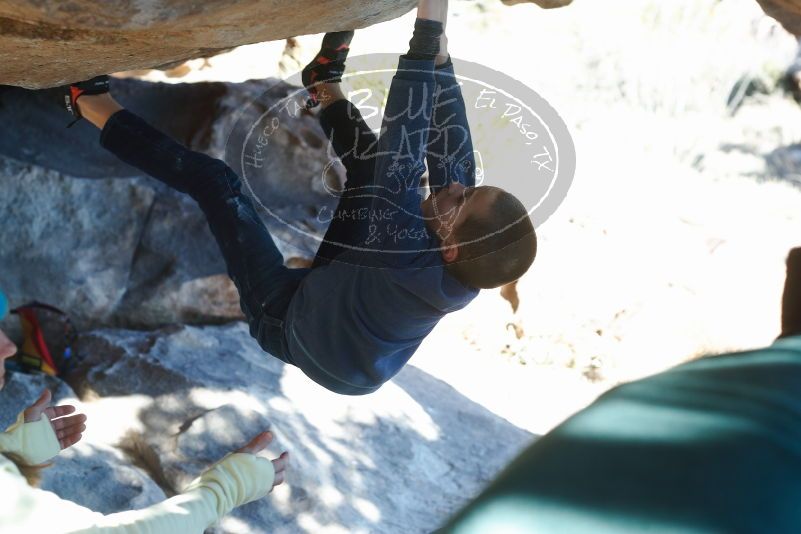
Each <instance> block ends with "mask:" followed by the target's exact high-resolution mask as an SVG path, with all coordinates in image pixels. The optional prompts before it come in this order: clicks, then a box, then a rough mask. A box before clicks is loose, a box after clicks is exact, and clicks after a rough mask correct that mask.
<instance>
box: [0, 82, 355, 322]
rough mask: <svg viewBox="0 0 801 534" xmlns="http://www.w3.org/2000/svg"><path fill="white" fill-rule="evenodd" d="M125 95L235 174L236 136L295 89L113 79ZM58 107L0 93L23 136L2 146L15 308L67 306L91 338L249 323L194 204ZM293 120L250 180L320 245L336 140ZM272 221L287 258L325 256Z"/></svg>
mask: <svg viewBox="0 0 801 534" xmlns="http://www.w3.org/2000/svg"><path fill="white" fill-rule="evenodd" d="M114 91H115V94H117V95H118V97H119V99H120V100H121V101H122V102H123V104H125V105H126V106H127V107H129V108H130V109H132V110H134V111H137V112H140V111H141V112H142V115H143V116H144V117H145V118H146V119H147V120H149V121H151V122H152V123H153V124H154V125H156V126H157V127H159V128H162V129H164V130H165V131H167V132H168V133H170V134H171V135H173V136H174V137H175V138H176V139H178V140H180V141H181V142H183V143H185V144H187V145H188V146H190V147H192V148H195V149H197V150H200V151H204V152H207V153H210V154H212V155H214V156H217V157H223V158H225V159H226V160H228V161H229V162H230V163H231V164H232V165H233V166H237V165H238V161H239V154H237V153H236V151H235V150H228V152H229V153H227V152H226V142H227V141H228V139H229V135H239V133H238V132H240V131H241V130H243V129H247V128H248V127H249V126H250V125H251V124H252V123H253V122H254V121H255V120H256V118H257V117H258V116H259V115H260V114H261V113H262V112H263V111H264V110H265V109H266V108H267V107H269V106H271V105H273V104H275V102H277V101H280V100H281V99H282V98H284V97H285V96H286V95H287V94H290V93H291V92H292V91H294V89H293V88H292V87H291V86H288V85H286V84H284V83H276V82H270V81H265V82H249V83H245V84H222V83H208V84H186V85H184V84H181V85H168V84H164V85H162V84H149V83H145V82H137V81H134V80H115V81H114ZM48 98H49V95H48V94H47V92H38V93H36V92H31V91H26V90H23V89H18V88H12V89H9V90H6V91H4V92H2V93H0V121H3V122H4V123H5V124H16V125H18V126H19V127H16V128H13V129H8V130H6V132H5V133H4V134H3V136H0V177H1V178H2V180H3V195H1V196H0V212H1V213H3V214H4V224H3V225H1V226H0V242H2V243H3V247H0V261H2V264H3V265H4V268H3V269H2V270H1V271H0V287H3V288H4V289H5V291H6V292H7V293H8V294H9V297H10V299H11V302H12V304H20V303H22V302H25V301H28V300H33V299H37V300H41V301H43V302H48V303H51V304H56V305H58V306H61V307H63V308H64V309H65V310H67V311H68V312H69V313H70V314H71V315H72V316H73V317H74V318H75V319H76V321H77V323H78V325H79V326H81V327H84V328H85V327H91V326H108V325H117V326H135V327H148V326H155V325H163V324H167V323H173V322H189V323H197V322H204V323H208V322H220V321H226V320H231V319H236V318H239V317H240V316H241V311H240V310H239V303H238V295H237V293H236V291H235V288H234V286H233V284H232V283H231V281H230V280H229V279H228V277H227V275H226V272H225V266H224V264H223V261H222V257H221V255H220V253H219V251H218V249H217V245H216V243H215V242H214V240H213V238H212V236H211V233H210V232H209V230H208V227H207V225H206V222H205V218H204V217H203V215H202V213H201V212H200V210H199V209H198V208H197V206H196V205H195V203H194V202H193V201H192V200H191V199H189V198H188V197H186V196H184V195H181V194H178V193H174V192H172V191H170V190H169V189H168V188H166V187H163V186H162V185H161V184H160V183H159V182H157V181H156V180H153V179H151V178H149V177H148V178H146V177H143V176H141V174H142V173H141V172H139V171H137V170H136V169H133V168H131V167H129V166H127V165H125V164H123V163H120V162H119V161H118V160H116V158H114V156H113V155H111V154H110V153H108V152H106V151H105V150H103V149H102V148H101V147H100V146H99V145H98V142H97V140H98V132H97V130H96V129H95V128H94V127H92V126H91V125H89V124H88V123H85V122H82V123H79V124H78V125H76V126H75V127H74V128H72V129H69V130H68V129H65V128H64V124H65V123H66V122H67V120H68V119H67V117H66V115H65V114H64V113H63V112H62V113H60V112H59V111H58V110H57V108H56V107H55V106H54V105H53V104H52V103H51V102H49V100H48ZM282 121H283V123H282V128H281V129H280V130H279V131H278V132H277V133H276V134H275V135H274V136H273V137H272V139H271V143H270V145H269V146H267V147H266V148H265V153H264V161H265V163H264V167H263V169H260V170H261V171H262V172H260V173H258V174H255V175H254V174H253V173H250V174H249V177H250V178H249V182H248V183H249V184H250V185H251V186H252V188H253V191H254V194H255V195H256V197H257V198H259V199H260V201H261V202H262V203H263V204H264V205H265V206H266V207H268V208H270V209H272V210H274V211H275V212H276V213H279V214H280V215H281V216H282V217H283V218H284V219H285V220H288V221H294V222H295V223H297V224H302V225H303V226H304V227H305V228H308V229H309V231H310V232H312V233H316V234H318V235H321V232H322V231H323V227H322V226H321V225H320V224H319V223H318V222H317V221H316V218H315V217H314V214H315V213H316V210H317V209H318V208H319V207H321V206H325V205H333V204H332V203H333V202H335V199H334V198H333V197H332V196H331V195H329V194H325V193H323V188H322V186H321V184H322V180H321V176H323V172H322V171H323V168H324V165H325V163H326V162H327V161H328V160H329V158H328V157H327V156H326V148H325V147H326V144H327V143H326V139H325V136H324V134H323V132H322V130H321V129H320V127H319V125H318V123H317V119H316V117H315V116H314V115H312V114H310V113H306V112H303V113H299V114H297V115H294V116H293V115H288V114H285V115H284V117H283V118H282ZM229 146H230V145H229ZM329 174H330V173H329ZM332 176H333V180H334V182H336V181H337V180H340V178H339V177H338V176H337V175H333V174H332ZM263 213H264V212H263ZM265 219H266V220H267V223H268V225H269V226H270V228H271V230H272V231H273V233H274V235H275V236H276V237H277V238H278V245H279V247H282V250H283V252H284V253H285V256H286V258H287V260H289V259H290V258H292V257H305V258H309V257H312V256H313V255H314V252H315V250H316V247H317V242H316V241H315V240H314V239H313V238H310V237H309V238H304V237H303V236H300V235H299V234H297V233H295V232H292V233H291V234H289V233H288V232H289V230H287V228H286V227H284V226H283V225H279V224H277V223H275V219H273V218H272V217H266V218H265ZM290 242H291V243H292V244H291V245H289V243H290Z"/></svg>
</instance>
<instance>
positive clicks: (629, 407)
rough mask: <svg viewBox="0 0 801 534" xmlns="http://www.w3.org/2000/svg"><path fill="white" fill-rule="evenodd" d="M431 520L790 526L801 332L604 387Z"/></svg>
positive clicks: (677, 527) (473, 525)
mask: <svg viewBox="0 0 801 534" xmlns="http://www.w3.org/2000/svg"><path fill="white" fill-rule="evenodd" d="M535 409H536V408H535ZM442 532H453V533H459V534H468V533H469V534H473V533H478V532H493V533H498V534H507V533H523V532H526V533H528V532H559V533H571V532H581V533H585V532H592V533H603V532H616V533H617V532H758V533H766V532H801V338H799V337H793V338H787V339H782V340H779V341H777V342H776V343H774V344H773V345H772V346H771V347H768V348H765V349H762V350H756V351H750V352H743V353H736V354H725V355H721V356H713V357H708V358H703V359H700V360H696V361H693V362H690V363H687V364H684V365H680V366H678V367H676V368H674V369H671V370H669V371H666V372H664V373H661V374H658V375H655V376H652V377H649V378H646V379H643V380H640V381H637V382H633V383H630V384H626V385H623V386H620V387H617V388H615V389H613V390H611V391H609V392H607V393H606V394H604V395H603V396H601V397H600V398H599V399H598V400H597V401H596V402H595V403H593V404H592V405H591V406H589V407H588V408H587V409H585V410H583V411H581V412H579V413H578V414H576V415H575V416H574V417H572V418H570V419H568V420H567V421H566V422H565V423H563V424H562V425H560V426H559V427H557V428H556V429H554V430H553V431H552V432H550V433H549V434H547V435H545V436H543V437H542V438H540V439H538V440H537V441H536V442H535V443H534V444H533V445H532V446H530V447H529V448H528V449H527V450H526V451H525V452H523V454H522V455H520V456H519V457H518V458H517V459H516V460H515V461H514V462H513V463H512V464H511V465H509V466H508V468H507V469H506V470H505V471H504V472H503V473H502V474H501V475H500V476H499V477H498V478H497V479H496V480H495V481H494V482H493V483H492V484H491V485H490V486H489V487H488V488H487V489H486V490H485V491H484V492H483V493H482V494H481V495H480V496H479V497H478V498H477V499H476V500H475V501H474V502H473V503H471V504H470V505H469V506H468V507H467V508H465V509H464V510H463V511H462V512H461V513H459V514H458V515H457V516H456V517H455V518H454V519H453V520H452V521H451V522H450V523H449V524H448V525H447V526H446V527H444V528H443V530H442Z"/></svg>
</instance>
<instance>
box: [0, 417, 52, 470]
mask: <svg viewBox="0 0 801 534" xmlns="http://www.w3.org/2000/svg"><path fill="white" fill-rule="evenodd" d="M0 451H2V452H9V453H13V454H16V455H17V456H19V457H20V458H22V459H23V460H24V461H25V462H26V463H27V464H29V465H39V464H42V463H44V462H46V461H48V460H50V459H51V458H53V457H55V456H56V455H57V454H58V453H59V451H61V445H60V444H59V443H58V438H56V433H55V431H54V430H53V426H52V425H51V424H50V420H49V419H48V418H47V417H45V416H44V415H42V417H40V418H39V420H38V421H34V422H30V423H26V422H25V412H21V413H20V414H19V415H18V416H17V421H16V422H15V423H14V424H13V425H11V426H10V427H8V429H6V431H5V432H3V433H2V434H0Z"/></svg>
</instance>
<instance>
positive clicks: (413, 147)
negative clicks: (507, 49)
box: [285, 58, 478, 395]
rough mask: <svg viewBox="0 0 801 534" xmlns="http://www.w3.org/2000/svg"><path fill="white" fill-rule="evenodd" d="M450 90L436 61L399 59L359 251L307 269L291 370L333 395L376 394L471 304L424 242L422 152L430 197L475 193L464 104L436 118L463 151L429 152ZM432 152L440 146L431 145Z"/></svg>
mask: <svg viewBox="0 0 801 534" xmlns="http://www.w3.org/2000/svg"><path fill="white" fill-rule="evenodd" d="M448 89H455V90H456V91H458V85H457V82H456V80H455V78H454V76H453V70H452V67H450V66H449V67H447V68H445V69H442V70H437V72H436V74H435V71H434V64H433V61H415V60H407V59H405V58H401V60H400V62H399V66H398V72H397V74H396V75H395V76H394V78H393V81H392V85H391V87H390V92H389V97H388V100H387V105H386V110H385V113H384V120H383V124H382V132H381V137H380V139H379V145H378V157H377V158H376V165H375V172H374V180H373V187H371V188H370V189H372V190H371V191H368V192H366V194H370V195H371V196H372V202H371V210H370V220H369V224H370V228H369V232H368V236H367V238H366V239H365V240H364V243H363V246H361V247H358V248H355V249H353V250H349V251H347V252H343V253H342V254H340V256H338V257H337V258H336V259H335V261H333V262H331V263H330V264H328V265H325V266H321V267H317V268H315V269H313V270H312V271H311V272H310V273H309V274H308V275H307V276H306V278H305V279H304V280H303V282H302V283H301V284H300V286H299V288H298V290H297V292H296V293H295V295H294V297H293V299H292V302H291V303H290V305H289V309H288V310H287V315H286V318H285V334H286V336H287V347H288V351H289V353H290V354H289V356H290V358H291V360H292V362H293V363H294V364H295V365H297V366H298V367H300V368H301V369H302V370H303V371H304V372H305V373H306V374H307V375H308V376H309V377H311V378H312V379H313V380H315V381H316V382H318V383H320V384H321V385H323V386H325V387H327V388H328V389H331V390H332V391H335V392H338V393H343V394H351V395H359V394H365V393H370V392H372V391H375V390H376V389H378V388H379V387H380V386H381V385H382V384H383V383H385V382H386V381H387V380H389V379H390V378H392V377H393V376H394V375H395V374H396V373H397V372H398V371H400V369H401V368H402V367H403V366H404V365H405V364H406V362H407V361H408V360H409V358H411V356H412V355H413V354H414V352H415V351H416V350H417V348H418V347H419V346H420V344H421V343H422V341H423V339H425V337H426V336H427V335H428V334H429V333H430V332H431V331H432V330H433V328H434V327H435V326H436V324H437V323H438V322H439V320H440V319H441V318H442V317H443V316H444V315H446V314H447V313H450V312H452V311H456V310H459V309H461V308H463V307H464V306H466V305H467V304H468V303H469V302H470V301H471V300H472V299H473V298H475V296H476V295H477V294H478V290H477V289H474V288H469V287H466V286H465V285H463V284H462V283H460V282H459V281H458V280H456V279H455V278H453V277H452V276H451V275H450V274H449V273H448V271H447V270H446V269H445V265H444V263H443V260H442V257H441V254H440V251H439V250H438V247H439V239H438V238H437V237H436V236H432V235H430V234H429V232H428V230H427V228H426V224H425V221H424V220H423V217H422V213H421V206H420V203H421V196H420V194H419V190H420V179H421V177H422V175H423V173H424V172H425V165H424V160H425V158H426V153H427V150H428V152H429V167H430V175H431V176H430V180H431V185H432V187H433V188H436V187H438V186H442V185H444V181H446V180H458V181H460V182H462V183H463V184H464V185H466V186H472V185H474V184H473V181H474V172H473V168H474V163H473V160H472V146H471V144H470V138H469V130H467V122H466V117H465V113H464V103H463V102H462V100H461V96H459V97H458V98H453V99H449V100H445V101H444V102H445V104H444V105H443V106H442V107H441V109H438V110H437V111H438V112H440V113H442V114H443V115H444V114H446V113H449V115H447V118H448V119H449V120H450V121H451V124H450V126H451V127H452V128H451V129H454V128H453V127H455V129H456V130H461V131H462V135H463V141H464V143H462V144H461V145H460V147H459V150H457V151H456V152H455V153H454V154H450V155H448V154H444V150H439V148H444V147H437V146H428V144H429V130H430V128H431V117H432V113H433V112H434V92H435V90H438V91H445V92H447V90H448ZM439 142H440V141H439V136H438V138H437V139H432V141H431V144H432V145H435V144H437V143H439ZM441 142H442V143H445V141H444V140H442V141H441ZM432 158H434V164H433V165H432ZM437 158H438V160H437ZM449 163H450V165H448V164H449ZM447 169H450V170H447ZM465 170H467V172H464V171H465ZM440 182H443V183H440Z"/></svg>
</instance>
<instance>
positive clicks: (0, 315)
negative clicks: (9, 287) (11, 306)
mask: <svg viewBox="0 0 801 534" xmlns="http://www.w3.org/2000/svg"><path fill="white" fill-rule="evenodd" d="M6 315H8V299H7V298H6V295H5V293H3V291H2V290H0V321H2V320H3V319H5V318H6Z"/></svg>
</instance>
